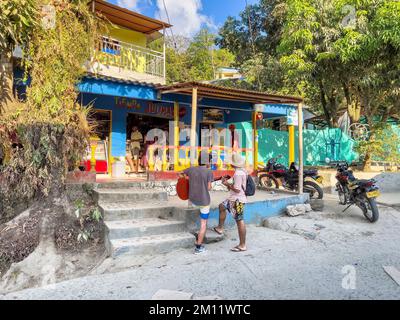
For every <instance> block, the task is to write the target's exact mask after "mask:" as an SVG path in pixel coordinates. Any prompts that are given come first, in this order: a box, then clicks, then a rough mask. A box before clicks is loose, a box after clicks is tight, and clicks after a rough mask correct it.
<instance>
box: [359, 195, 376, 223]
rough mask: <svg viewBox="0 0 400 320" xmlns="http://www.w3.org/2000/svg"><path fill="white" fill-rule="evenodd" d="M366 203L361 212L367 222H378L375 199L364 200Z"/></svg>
mask: <svg viewBox="0 0 400 320" xmlns="http://www.w3.org/2000/svg"><path fill="white" fill-rule="evenodd" d="M366 200H367V201H366V203H365V206H364V208H362V211H363V213H364V216H365V217H366V218H367V220H368V221H369V222H371V223H374V222H376V221H378V219H379V210H378V205H377V204H376V201H375V198H366Z"/></svg>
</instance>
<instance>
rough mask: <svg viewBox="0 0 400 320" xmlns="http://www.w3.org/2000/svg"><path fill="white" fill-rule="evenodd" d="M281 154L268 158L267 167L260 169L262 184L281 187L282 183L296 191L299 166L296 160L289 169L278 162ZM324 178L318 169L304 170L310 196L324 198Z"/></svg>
mask: <svg viewBox="0 0 400 320" xmlns="http://www.w3.org/2000/svg"><path fill="white" fill-rule="evenodd" d="M280 158H282V155H279V156H278V157H276V158H271V159H269V160H268V162H267V165H266V166H265V168H263V169H261V170H259V182H260V186H262V187H267V188H275V189H279V187H280V185H282V187H283V188H284V189H286V190H290V191H296V190H297V189H298V185H299V168H298V166H297V165H296V163H295V162H292V163H291V164H290V167H289V169H288V168H286V167H285V166H284V165H283V164H281V163H278V159H280ZM322 182H323V178H322V176H320V175H318V170H317V169H309V170H304V172H303V189H304V192H306V193H309V195H310V198H314V199H322V198H323V196H324V191H323V190H322V188H321V186H320V184H322Z"/></svg>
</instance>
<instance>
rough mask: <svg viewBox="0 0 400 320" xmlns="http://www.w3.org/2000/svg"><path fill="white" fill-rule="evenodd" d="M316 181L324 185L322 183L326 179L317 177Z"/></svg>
mask: <svg viewBox="0 0 400 320" xmlns="http://www.w3.org/2000/svg"><path fill="white" fill-rule="evenodd" d="M315 181H317V182H318V183H322V181H324V178H322V177H317V178H316V179H315Z"/></svg>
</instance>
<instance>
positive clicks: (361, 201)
mask: <svg viewBox="0 0 400 320" xmlns="http://www.w3.org/2000/svg"><path fill="white" fill-rule="evenodd" d="M333 165H334V166H335V167H336V168H337V174H336V180H337V181H338V182H337V183H336V191H337V192H338V194H339V203H340V204H341V205H348V207H347V208H346V209H344V210H343V212H345V211H346V210H347V209H348V208H350V207H351V206H352V205H356V206H357V207H359V208H360V209H361V210H362V212H363V214H364V216H365V217H366V218H367V219H368V221H369V222H376V221H378V218H379V210H378V206H377V204H376V198H377V197H378V196H379V195H380V192H379V187H378V186H377V185H376V181H375V180H374V179H367V180H359V179H356V178H355V177H354V175H353V171H352V170H350V169H349V164H348V163H347V162H345V161H343V162H336V163H334V164H333Z"/></svg>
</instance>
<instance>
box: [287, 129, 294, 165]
mask: <svg viewBox="0 0 400 320" xmlns="http://www.w3.org/2000/svg"><path fill="white" fill-rule="evenodd" d="M288 129H289V166H290V164H291V163H292V162H294V161H295V148H294V145H295V131H294V126H293V125H289V126H288Z"/></svg>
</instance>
